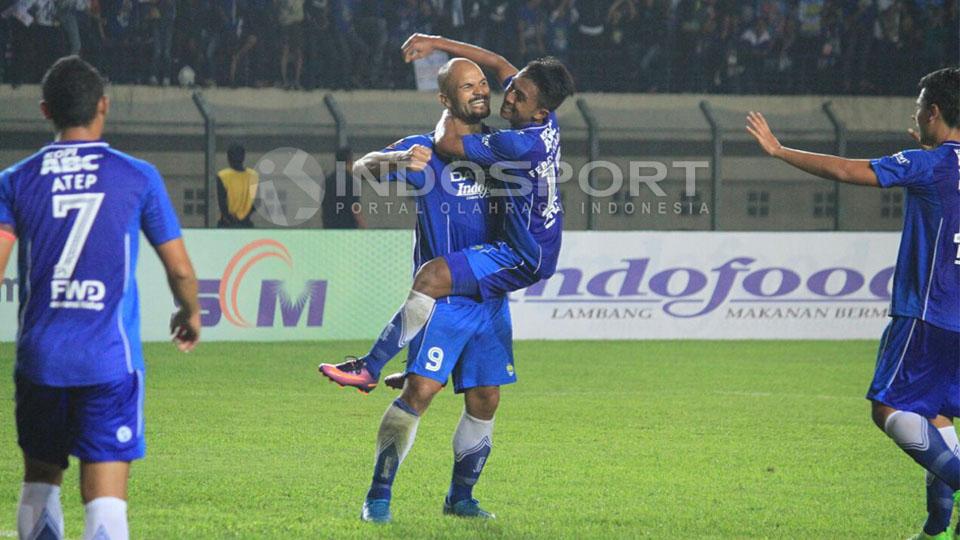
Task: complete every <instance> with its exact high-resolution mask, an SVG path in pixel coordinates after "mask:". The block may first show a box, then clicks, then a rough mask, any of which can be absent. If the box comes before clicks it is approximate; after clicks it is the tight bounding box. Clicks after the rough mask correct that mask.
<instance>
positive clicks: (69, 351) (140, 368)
mask: <svg viewBox="0 0 960 540" xmlns="http://www.w3.org/2000/svg"><path fill="white" fill-rule="evenodd" d="M42 91H43V101H42V102H41V104H40V107H41V110H42V112H43V114H44V116H45V117H46V118H47V119H48V120H50V121H51V123H52V124H53V127H54V129H55V131H56V141H55V142H53V143H51V144H49V145H47V146H45V147H43V148H42V149H41V150H40V151H39V152H37V153H36V154H34V155H32V156H30V157H28V158H27V159H25V160H23V161H21V162H19V163H17V164H16V165H14V166H12V167H10V168H9V169H6V170H5V171H3V172H2V173H0V277H2V274H3V270H4V269H5V268H6V265H7V261H8V260H9V257H10V253H11V251H12V249H13V246H14V244H17V246H18V250H17V257H18V258H17V267H18V274H17V277H18V280H19V325H18V331H17V338H16V367H15V374H14V379H15V386H16V414H15V416H16V423H17V435H18V442H19V444H20V447H21V449H22V450H23V460H24V467H25V472H24V478H23V488H22V492H21V495H20V506H19V509H18V511H17V532H18V533H19V537H20V538H21V539H36V538H44V539H62V538H63V537H64V532H63V529H64V527H63V512H62V510H61V506H60V484H61V482H62V481H63V471H64V469H66V468H67V465H68V461H67V457H68V455H71V454H72V455H74V456H76V457H77V458H79V459H80V494H81V497H82V499H83V503H84V509H85V515H86V517H85V525H84V532H83V538H84V539H97V540H126V539H127V538H128V537H129V533H128V526H127V502H126V498H127V477H128V475H129V471H130V462H131V461H133V460H135V459H140V458H142V457H143V456H144V452H145V442H144V418H143V399H144V361H143V351H142V348H141V344H140V315H139V307H138V299H137V283H136V281H135V279H134V276H135V273H136V262H137V247H138V241H139V233H140V231H143V232H144V234H145V235H146V237H147V240H149V241H150V243H151V244H152V245H153V246H154V248H155V249H156V251H157V254H158V255H159V257H160V260H161V261H162V263H163V266H164V268H165V269H166V273H167V278H168V281H169V284H170V289H171V291H172V292H173V296H174V297H175V299H176V300H177V302H178V303H179V305H180V308H179V310H178V311H177V312H176V314H175V315H174V316H173V317H172V319H171V322H170V328H171V331H172V332H173V340H174V342H175V343H176V345H177V347H178V348H179V349H180V350H182V351H189V350H191V349H193V347H194V346H195V344H196V343H197V340H198V339H199V334H200V311H199V307H198V302H197V280H196V277H195V275H194V271H193V267H192V265H191V263H190V259H189V257H188V256H187V252H186V249H185V248H184V244H183V240H182V239H181V234H180V226H179V224H178V223H177V218H176V215H175V214H174V211H173V207H172V206H171V204H170V199H169V197H168V196H167V192H166V189H165V187H164V184H163V179H162V178H161V177H160V174H159V173H158V172H157V169H156V168H154V167H153V166H152V165H150V164H149V163H147V162H145V161H141V160H139V159H136V158H133V157H131V156H128V155H126V154H124V153H121V152H118V151H117V150H114V149H112V148H110V147H109V146H108V145H107V143H105V142H103V141H102V140H101V135H102V133H103V128H104V121H105V118H106V115H107V112H108V109H109V101H108V98H107V97H106V96H105V95H104V93H103V80H102V79H101V77H100V75H99V74H98V73H97V71H96V70H95V69H94V68H93V67H92V66H90V65H89V64H87V63H86V62H84V61H83V60H81V59H80V58H79V57H77V56H69V57H66V58H61V59H60V60H58V61H57V62H56V63H55V64H54V65H53V66H52V67H51V68H50V69H49V71H47V73H46V75H45V76H44V78H43V90H42Z"/></svg>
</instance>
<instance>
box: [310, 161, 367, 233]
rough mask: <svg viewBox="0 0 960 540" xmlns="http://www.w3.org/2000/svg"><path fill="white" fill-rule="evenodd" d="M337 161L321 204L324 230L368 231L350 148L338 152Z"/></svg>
mask: <svg viewBox="0 0 960 540" xmlns="http://www.w3.org/2000/svg"><path fill="white" fill-rule="evenodd" d="M336 159H337V165H336V167H334V169H335V171H334V172H333V173H331V174H329V175H327V178H326V181H325V185H324V190H323V202H321V203H320V208H321V212H322V214H323V215H322V219H323V228H324V229H366V228H367V222H366V220H365V219H364V217H363V214H362V213H361V211H360V197H359V196H358V195H357V194H358V190H357V188H358V184H357V181H356V179H355V178H354V177H353V152H352V150H351V149H350V148H341V149H339V150H337V154H336ZM341 167H342V168H341Z"/></svg>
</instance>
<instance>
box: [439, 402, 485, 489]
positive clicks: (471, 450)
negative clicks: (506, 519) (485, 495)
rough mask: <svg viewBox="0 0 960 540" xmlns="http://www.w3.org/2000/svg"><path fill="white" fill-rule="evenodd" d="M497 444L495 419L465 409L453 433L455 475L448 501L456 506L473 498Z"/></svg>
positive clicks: (451, 482)
mask: <svg viewBox="0 0 960 540" xmlns="http://www.w3.org/2000/svg"><path fill="white" fill-rule="evenodd" d="M492 447H493V420H492V419H491V420H480V419H479V418H474V417H472V416H470V415H469V414H467V411H463V415H462V416H461V417H460V424H459V425H457V431H456V432H455V433H454V435H453V459H454V461H453V478H452V479H451V481H450V492H449V493H448V494H447V501H448V502H449V504H451V505H453V504H456V503H457V502H459V501H463V500H469V499H472V498H473V486H474V485H475V484H476V483H477V480H479V479H480V473H481V472H483V466H484V465H486V463H487V458H488V457H489V456H490V450H491V448H492Z"/></svg>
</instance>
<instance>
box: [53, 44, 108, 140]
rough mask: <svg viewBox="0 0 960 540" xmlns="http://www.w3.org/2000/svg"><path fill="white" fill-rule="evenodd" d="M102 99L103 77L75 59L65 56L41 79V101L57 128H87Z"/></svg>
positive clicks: (95, 70) (89, 66) (78, 59)
mask: <svg viewBox="0 0 960 540" xmlns="http://www.w3.org/2000/svg"><path fill="white" fill-rule="evenodd" d="M102 97H103V78H102V77H101V76H100V73H99V72H98V71H97V69H96V68H94V67H93V66H91V65H90V64H88V63H86V62H84V61H83V60H82V59H81V58H80V57H79V56H76V55H74V56H65V57H63V58H61V59H59V60H57V61H56V62H54V64H53V65H52V66H50V69H48V70H47V72H46V73H45V74H44V76H43V101H45V102H46V104H47V111H48V112H49V114H50V119H51V120H52V121H53V125H54V126H56V128H57V129H66V128H71V127H83V126H88V125H90V123H91V122H93V119H94V118H96V116H97V105H98V104H99V103H100V98H102Z"/></svg>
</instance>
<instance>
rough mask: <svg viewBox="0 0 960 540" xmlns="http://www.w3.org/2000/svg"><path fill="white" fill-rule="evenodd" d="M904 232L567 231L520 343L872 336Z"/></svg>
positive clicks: (521, 305) (880, 323) (521, 314)
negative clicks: (569, 340)
mask: <svg viewBox="0 0 960 540" xmlns="http://www.w3.org/2000/svg"><path fill="white" fill-rule="evenodd" d="M898 245H899V234H898V233H834V232H829V233H780V232H751V233H709V232H703V233H700V232H651V233H643V232H589V233H586V232H571V233H566V234H565V235H564V238H563V250H562V251H561V255H560V262H559V265H558V270H557V273H556V274H555V275H554V276H553V278H551V279H550V280H549V281H547V282H541V283H539V284H536V285H534V286H533V287H530V288H528V289H526V290H525V291H521V292H519V293H515V294H514V296H513V299H514V302H513V303H512V305H511V308H512V313H513V320H514V326H515V331H514V335H515V336H516V337H518V338H521V339H647V338H650V339H875V338H878V337H879V336H880V332H881V331H882V330H883V327H884V325H885V323H886V320H887V314H888V309H889V304H890V291H891V284H892V277H893V267H894V263H895V261H896V255H897V247H898Z"/></svg>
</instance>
